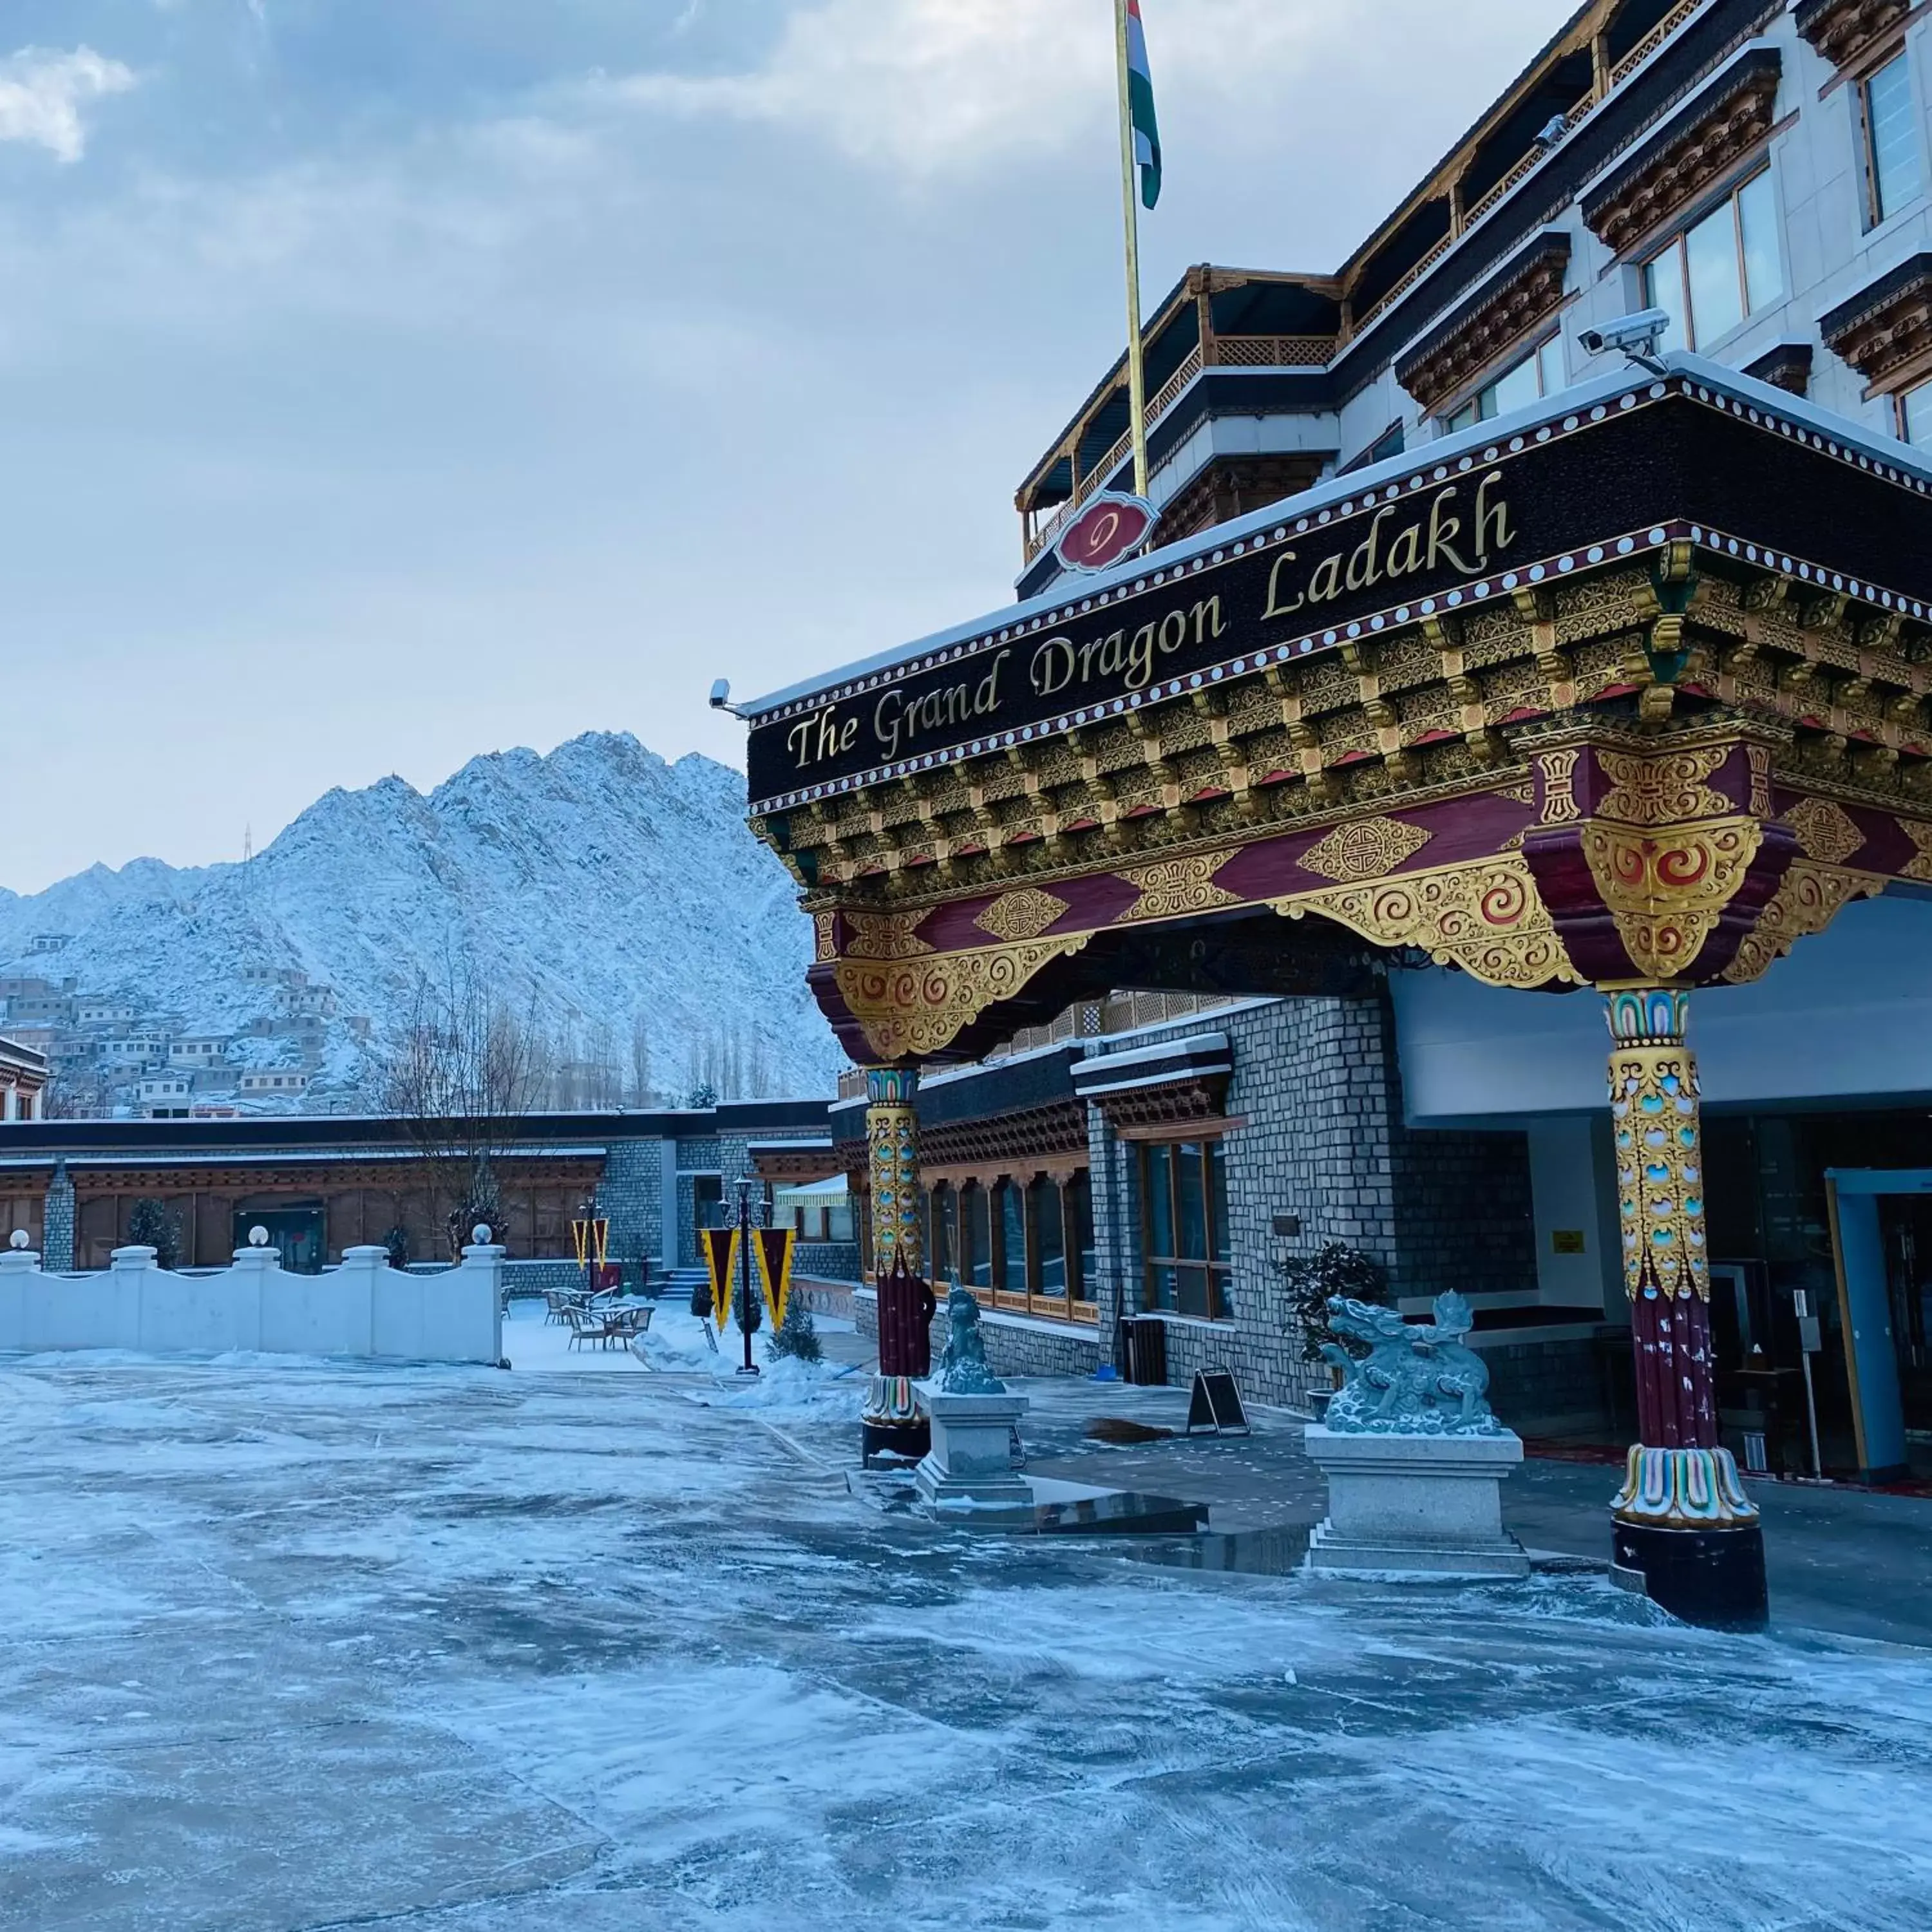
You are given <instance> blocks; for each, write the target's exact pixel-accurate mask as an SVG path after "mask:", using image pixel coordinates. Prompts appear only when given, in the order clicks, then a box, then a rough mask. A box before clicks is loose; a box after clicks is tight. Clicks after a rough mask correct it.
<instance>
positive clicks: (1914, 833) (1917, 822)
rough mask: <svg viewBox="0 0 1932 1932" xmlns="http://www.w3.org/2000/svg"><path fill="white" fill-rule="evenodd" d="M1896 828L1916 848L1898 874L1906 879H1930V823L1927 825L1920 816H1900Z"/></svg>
mask: <svg viewBox="0 0 1932 1932" xmlns="http://www.w3.org/2000/svg"><path fill="white" fill-rule="evenodd" d="M1898 829H1899V830H1900V831H1901V832H1903V833H1904V834H1905V835H1906V838H1909V839H1910V840H1911V841H1912V844H1913V845H1914V846H1915V847H1917V848H1918V849H1917V851H1916V852H1915V855H1914V856H1913V857H1912V859H1911V860H1910V861H1909V863H1907V864H1906V866H1905V868H1904V869H1903V872H1902V873H1901V874H1900V876H1901V877H1904V878H1907V879H1921V880H1932V825H1927V823H1925V821H1924V820H1923V819H1921V818H1901V819H1900V820H1899V821H1898Z"/></svg>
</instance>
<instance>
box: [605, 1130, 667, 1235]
mask: <svg viewBox="0 0 1932 1932" xmlns="http://www.w3.org/2000/svg"><path fill="white" fill-rule="evenodd" d="M661 1147H662V1143H661V1142H658V1141H655V1140H619V1139H615V1138H614V1137H613V1139H612V1140H611V1142H610V1151H609V1152H608V1153H607V1154H606V1155H605V1156H604V1178H603V1179H602V1180H601V1181H599V1182H598V1184H597V1211H598V1214H606V1215H608V1216H609V1217H610V1246H609V1249H608V1253H609V1254H610V1259H612V1260H613V1262H634V1261H636V1260H637V1259H640V1257H643V1256H649V1257H650V1258H651V1259H653V1260H657V1261H661V1259H662V1258H663V1256H664V1159H663V1155H662V1153H661Z"/></svg>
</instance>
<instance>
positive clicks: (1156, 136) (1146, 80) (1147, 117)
mask: <svg viewBox="0 0 1932 1932" xmlns="http://www.w3.org/2000/svg"><path fill="white" fill-rule="evenodd" d="M1127 115H1128V118H1129V120H1130V123H1131V124H1132V125H1133V130H1134V159H1135V160H1136V161H1137V162H1139V164H1140V170H1141V199H1142V201H1143V202H1145V203H1146V205H1148V207H1149V208H1151V207H1153V205H1154V203H1155V202H1157V201H1158V200H1160V126H1159V124H1158V123H1157V122H1156V121H1155V119H1154V76H1153V75H1152V74H1151V73H1150V72H1149V71H1148V52H1147V34H1146V32H1145V30H1144V29H1143V28H1142V26H1141V0H1127Z"/></svg>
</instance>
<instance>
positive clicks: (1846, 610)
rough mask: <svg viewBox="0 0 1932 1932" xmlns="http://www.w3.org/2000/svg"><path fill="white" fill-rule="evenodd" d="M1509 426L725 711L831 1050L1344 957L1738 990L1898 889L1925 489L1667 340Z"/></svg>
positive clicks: (900, 1043) (1919, 714)
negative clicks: (1666, 367) (1093, 997)
mask: <svg viewBox="0 0 1932 1932" xmlns="http://www.w3.org/2000/svg"><path fill="white" fill-rule="evenodd" d="M1542 408H1543V413H1541V414H1540V415H1529V416H1523V417H1519V418H1515V419H1509V420H1508V422H1504V423H1502V424H1489V425H1483V426H1482V428H1481V429H1480V430H1479V431H1472V432H1468V433H1465V434H1462V435H1460V436H1458V437H1454V438H1453V439H1449V440H1445V441H1442V442H1439V443H1436V444H1433V445H1432V446H1430V449H1429V450H1428V451H1427V453H1426V454H1425V455H1424V457H1423V458H1421V460H1415V459H1413V458H1412V459H1409V460H1397V461H1395V462H1391V463H1382V464H1381V465H1379V466H1376V468H1374V469H1367V470H1364V471H1362V472H1358V473H1357V474H1356V475H1353V476H1350V477H1348V478H1341V479H1337V481H1333V482H1331V483H1329V484H1325V485H1324V486H1322V487H1321V488H1320V489H1319V490H1314V491H1311V492H1310V493H1307V494H1306V495H1304V496H1300V497H1297V498H1294V499H1290V500H1289V501H1288V502H1285V503H1283V504H1280V505H1276V506H1274V508H1272V509H1271V510H1270V511H1266V512H1263V513H1262V514H1257V515H1255V516H1251V517H1247V518H1246V519H1245V520H1242V521H1241V522H1239V523H1231V524H1226V525H1223V526H1221V527H1220V528H1219V529H1217V530H1215V531H1214V532H1211V533H1210V534H1209V535H1208V536H1206V537H1204V538H1201V539H1199V540H1198V541H1196V542H1194V543H1193V544H1187V545H1181V546H1176V547H1173V548H1172V549H1169V550H1165V551H1163V552H1161V553H1159V554H1157V555H1156V556H1152V557H1150V558H1145V559H1141V560H1139V561H1138V562H1135V563H1133V564H1130V565H1126V566H1123V567H1122V568H1119V569H1117V570H1115V571H1113V572H1112V573H1110V574H1108V575H1106V576H1104V577H1097V578H1094V579H1092V580H1089V582H1088V584H1086V585H1084V586H1082V587H1081V589H1080V590H1079V594H1078V595H1074V596H1071V597H1067V596H1063V597H1062V598H1061V599H1060V600H1059V601H1055V602H1052V603H1049V602H1046V601H1044V600H1042V601H1037V602H1036V603H1034V604H1026V605H1021V606H1019V607H1015V608H1013V609H1010V610H1005V611H1002V612H1001V613H998V614H997V615H996V616H993V617H990V618H988V619H984V620H983V621H982V622H979V623H977V624H974V625H968V626H965V627H962V628H961V629H959V631H955V632H952V633H949V634H945V635H944V636H941V637H936V638H933V639H930V640H927V641H926V642H925V643H921V644H919V645H915V646H912V647H910V649H907V650H905V651H903V652H897V653H895V654H892V655H890V656H889V657H887V658H881V659H878V660H875V661H872V662H871V663H869V664H861V665H859V666H856V667H853V669H851V670H848V671H846V672H844V673H836V674H835V675H833V676H830V677H828V678H825V679H818V680H815V681H814V682H811V683H810V684H808V685H802V686H800V687H799V688H796V689H794V690H792V691H786V692H782V693H780V694H778V695H777V696H775V697H772V698H770V699H767V700H762V701H760V703H757V704H754V705H753V706H749V707H748V715H750V717H751V721H752V730H751V745H750V769H751V808H752V814H753V816H752V823H753V825H754V829H756V830H757V832H758V833H759V835H760V836H761V837H762V838H764V839H765V840H766V841H767V842H769V844H771V845H772V847H773V848H774V849H775V850H777V851H778V853H779V854H780V856H781V857H782V858H783V859H784V862H786V864H787V865H788V866H789V867H790V869H791V871H792V872H793V875H794V876H795V877H796V879H797V880H798V881H799V885H800V887H801V888H802V895H803V901H804V904H805V907H807V909H808V910H810V911H811V913H812V914H813V915H814V918H815V919H816V922H817V965H815V966H814V968H813V969H812V974H811V977H812V981H813V984H814V987H815V989H816V990H817V995H818V997H819V999H820V1002H821V1004H823V1007H824V1008H825V1010H826V1013H827V1014H828V1015H829V1016H830V1018H831V1019H832V1023H833V1025H834V1026H835V1027H836V1028H837V1029H838V1031H839V1033H840V1035H841V1038H842V1039H843V1040H844V1043H845V1044H846V1046H847V1048H848V1049H849V1050H850V1052H852V1054H853V1057H854V1058H857V1059H860V1060H862V1061H871V1062H874V1063H877V1062H880V1061H923V1060H932V1059H935V1058H948V1057H951V1058H959V1057H968V1056H971V1055H973V1054H974V1053H975V1052H978V1051H981V1050H983V1049H984V1047H985V1046H986V1045H988V1044H989V1043H991V1042H992V1040H994V1039H995V1038H997V1037H1000V1036H1001V1035H1003V1034H1007V1033H1010V1031H1012V1030H1013V1028H1015V1027H1016V1026H1017V1025H1024V1024H1026V1023H1028V1022H1029V1021H1031V1020H1032V1019H1035V1018H1037V1017H1038V1016H1040V1013H1042V1012H1043V1011H1044V1010H1047V1009H1058V1008H1060V1007H1064V1005H1065V1004H1067V1002H1068V1001H1070V1000H1071V999H1073V998H1076V997H1079V996H1080V995H1082V994H1083V993H1085V992H1088V991H1089V990H1091V989H1096V988H1099V987H1103V986H1108V985H1124V984H1137V985H1151V986H1187V985H1193V986H1204V987H1208V988H1221V987H1225V988H1226V989H1228V990H1247V991H1256V992H1268V991H1280V992H1293V991H1304V992H1316V991H1339V990H1342V989H1343V988H1344V987H1345V986H1346V984H1347V983H1348V982H1349V980H1350V978H1351V977H1352V975H1355V974H1359V973H1360V971H1361V968H1362V964H1363V961H1364V955H1365V953H1366V952H1367V950H1368V949H1369V948H1377V947H1379V948H1391V947H1405V948H1421V949H1422V950H1424V951H1425V952H1427V953H1428V954H1429V955H1430V956H1431V957H1433V959H1436V960H1438V961H1440V962H1445V963H1450V964H1454V965H1457V966H1460V967H1461V968H1463V970H1465V971H1468V972H1469V973H1471V974H1475V976H1477V977H1479V978H1481V979H1484V980H1488V981H1490V982H1492V983H1496V984H1499V985H1503V986H1518V987H1523V988H1540V989H1556V990H1560V989H1563V988H1565V987H1567V986H1572V985H1574V984H1577V983H1582V982H1595V983H1600V984H1601V983H1606V982H1615V981H1631V980H1644V981H1653V982H1654V981H1660V980H1662V981H1670V982H1673V983H1681V984H1685V985H1695V984H1699V983H1711V982H1714V981H1721V980H1748V979H1751V978H1753V977H1756V976H1757V974H1760V973H1762V972H1763V970H1764V968H1765V967H1766V965H1768V964H1769V962H1770V961H1771V960H1772V959H1774V958H1775V957H1776V956H1777V955H1778V953H1781V952H1782V951H1784V950H1786V949H1787V948H1788V947H1790V945H1791V944H1793V941H1795V940H1796V939H1797V938H1799V937H1801V936H1802V935H1805V934H1806V933H1809V932H1816V931H1817V930H1819V929H1820V928H1821V927H1822V926H1824V925H1825V924H1826V922H1827V921H1829V919H1830V918H1831V917H1832V915H1833V914H1834V913H1835V912H1836V910H1838V908H1839V907H1841V906H1842V905H1843V904H1844V903H1845V902H1846V901H1847V900H1848V899H1849V898H1853V897H1855V896H1858V895H1864V894H1868V893H1871V892H1878V891H1881V890H1882V889H1885V887H1886V886H1888V884H1890V883H1892V882H1894V881H1896V880H1927V881H1932V736H1928V729H1927V718H1926V712H1925V701H1926V699H1927V694H1928V693H1932V664H1928V661H1927V660H1928V658H1932V469H1927V466H1925V465H1924V464H1923V463H1921V462H1920V461H1919V460H1917V459H1916V458H1915V457H1914V456H1912V455H1911V454H1909V453H1908V452H1906V451H1904V450H1903V449H1901V448H1900V446H1897V445H1896V444H1893V443H1886V442H1884V441H1882V440H1879V439H1873V440H1870V441H1869V442H1867V441H1864V440H1858V434H1857V432H1856V431H1853V430H1852V428H1851V427H1850V426H1849V425H1847V424H1846V423H1845V422H1843V421H1842V419H1838V418H1836V417H1834V416H1829V415H1827V414H1826V413H1823V412H1822V411H1818V410H1811V409H1809V408H1808V407H1807V406H1805V404H1802V403H1801V402H1799V401H1796V400H1795V399H1793V398H1791V397H1790V396H1788V395H1785V394H1784V393H1783V392H1780V391H1777V390H1773V389H1769V388H1767V387H1766V386H1763V385H1760V384H1757V383H1752V382H1750V381H1748V380H1745V379H1742V378H1740V377H1736V376H1734V375H1733V374H1730V373H1729V372H1727V371H1719V370H1718V369H1716V368H1714V367H1713V366H1712V365H1708V364H1706V363H1703V362H1699V361H1697V360H1696V359H1693V358H1691V357H1688V356H1679V357H1675V358H1673V359H1671V362H1670V374H1668V375H1667V377H1663V378H1661V379H1659V380H1651V379H1650V378H1649V377H1639V378H1638V379H1637V380H1635V381H1626V382H1624V383H1610V382H1600V383H1597V384H1595V385H1593V386H1586V387H1584V388H1581V389H1573V390H1571V391H1568V392H1565V395H1562V396H1561V397H1559V398H1555V399H1553V402H1552V403H1551V404H1545V405H1544V406H1542ZM1060 587H1061V589H1063V590H1064V589H1066V588H1067V586H1065V585H1062V586H1060ZM1364 941H1366V942H1367V947H1364V944H1363V942H1364Z"/></svg>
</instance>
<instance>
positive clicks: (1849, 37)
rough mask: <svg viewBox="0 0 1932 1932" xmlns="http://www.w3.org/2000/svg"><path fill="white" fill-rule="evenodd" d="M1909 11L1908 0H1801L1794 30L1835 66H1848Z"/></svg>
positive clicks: (1910, 9)
mask: <svg viewBox="0 0 1932 1932" xmlns="http://www.w3.org/2000/svg"><path fill="white" fill-rule="evenodd" d="M1911 11H1912V0H1802V5H1800V6H1799V9H1798V13H1797V20H1796V25H1797V28H1798V31H1799V32H1800V33H1801V34H1803V35H1804V36H1805V38H1806V39H1807V40H1809V41H1810V42H1811V44H1812V45H1813V46H1814V47H1816V48H1817V49H1818V51H1819V52H1820V53H1821V54H1823V55H1824V57H1825V58H1826V59H1827V60H1828V61H1829V62H1831V63H1832V65H1833V66H1834V67H1835V68H1846V67H1849V66H1850V65H1852V63H1853V62H1855V61H1856V60H1858V59H1859V58H1861V56H1862V55H1864V54H1865V53H1867V52H1869V51H1870V49H1871V48H1872V47H1873V46H1876V44H1877V43H1879V41H1880V40H1882V39H1883V38H1884V37H1885V35H1886V34H1888V33H1890V32H1891V30H1892V28H1894V27H1896V26H1897V25H1898V24H1899V23H1900V22H1901V21H1902V20H1904V18H1905V17H1906V15H1907V14H1908V13H1910V12H1911Z"/></svg>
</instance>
